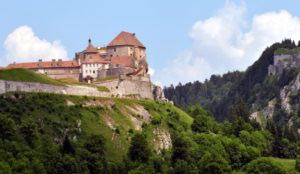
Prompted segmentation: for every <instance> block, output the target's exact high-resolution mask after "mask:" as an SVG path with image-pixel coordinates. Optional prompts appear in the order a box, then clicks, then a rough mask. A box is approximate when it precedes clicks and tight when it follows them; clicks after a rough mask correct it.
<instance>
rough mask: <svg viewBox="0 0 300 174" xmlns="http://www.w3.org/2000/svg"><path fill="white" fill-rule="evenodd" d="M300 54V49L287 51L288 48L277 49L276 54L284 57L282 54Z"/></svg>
mask: <svg viewBox="0 0 300 174" xmlns="http://www.w3.org/2000/svg"><path fill="white" fill-rule="evenodd" d="M298 53H300V47H297V48H294V49H286V48H279V49H277V50H276V51H275V52H274V54H276V55H282V54H298Z"/></svg>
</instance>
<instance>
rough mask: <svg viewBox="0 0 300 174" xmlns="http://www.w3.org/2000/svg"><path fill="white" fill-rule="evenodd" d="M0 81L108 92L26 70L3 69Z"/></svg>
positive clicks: (75, 81) (67, 79) (103, 88)
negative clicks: (80, 87) (85, 88)
mask: <svg viewBox="0 0 300 174" xmlns="http://www.w3.org/2000/svg"><path fill="white" fill-rule="evenodd" d="M0 79H1V80H11V81H21V82H39V83H45V84H51V85H82V86H89V87H94V88H97V89H98V91H101V92H109V89H108V88H106V87H105V86H96V85H94V84H90V83H85V82H78V81H77V80H75V79H72V78H66V79H59V80H56V79H52V78H50V77H48V76H47V75H44V74H38V73H35V72H33V71H30V70H26V69H5V70H0Z"/></svg>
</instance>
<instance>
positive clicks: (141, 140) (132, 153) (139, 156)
mask: <svg viewBox="0 0 300 174" xmlns="http://www.w3.org/2000/svg"><path fill="white" fill-rule="evenodd" d="M128 155H129V158H130V159H131V160H132V161H138V162H147V161H148V159H149V157H150V155H151V150H150V148H149V145H148V142H147V140H146V138H145V137H144V136H143V135H142V134H139V133H138V134H136V135H134V137H133V138H132V140H131V145H130V147H129V154H128Z"/></svg>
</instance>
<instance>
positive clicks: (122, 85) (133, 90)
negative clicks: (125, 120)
mask: <svg viewBox="0 0 300 174" xmlns="http://www.w3.org/2000/svg"><path fill="white" fill-rule="evenodd" d="M97 85H98V86H106V87H107V88H108V89H109V90H110V92H103V91H99V90H98V89H97V88H96V87H89V86H80V85H66V86H57V85H51V84H42V83H33V82H17V81H6V80H0V94H4V93H7V92H17V91H20V92H45V93H55V94H65V95H77V96H92V97H119V98H123V97H127V98H139V99H153V98H154V97H153V94H152V88H151V82H150V81H149V82H148V81H138V80H134V79H123V80H119V79H117V80H111V81H106V82H104V83H99V84H97Z"/></svg>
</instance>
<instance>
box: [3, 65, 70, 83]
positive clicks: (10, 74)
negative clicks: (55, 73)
mask: <svg viewBox="0 0 300 174" xmlns="http://www.w3.org/2000/svg"><path fill="white" fill-rule="evenodd" d="M0 79H1V80H11V81H22V82H39V83H46V84H52V85H64V83H62V82H60V81H58V80H55V79H52V78H50V77H48V76H46V75H42V74H38V73H35V72H33V71H30V70H26V69H5V70H0Z"/></svg>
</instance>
